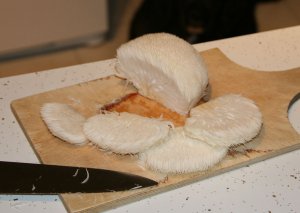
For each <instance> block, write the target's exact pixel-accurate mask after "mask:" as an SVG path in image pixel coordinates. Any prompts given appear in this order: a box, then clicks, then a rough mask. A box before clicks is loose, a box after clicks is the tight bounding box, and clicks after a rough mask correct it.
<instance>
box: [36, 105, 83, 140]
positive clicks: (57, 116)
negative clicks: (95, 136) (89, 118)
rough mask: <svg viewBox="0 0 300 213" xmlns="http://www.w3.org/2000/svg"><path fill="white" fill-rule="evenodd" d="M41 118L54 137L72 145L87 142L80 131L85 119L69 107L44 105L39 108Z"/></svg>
mask: <svg viewBox="0 0 300 213" xmlns="http://www.w3.org/2000/svg"><path fill="white" fill-rule="evenodd" d="M41 116H42V119H43V120H44V121H45V123H46V125H47V127H48V129H49V130H50V132H51V133H52V134H53V135H55V136H56V137H58V138H60V139H62V140H64V141H66V142H69V143H72V144H83V143H86V142H87V138H86V137H85V135H84V133H83V130H82V128H83V123H84V122H85V121H86V119H85V117H83V116H82V115H81V114H79V113H78V112H77V111H75V110H74V109H73V108H72V107H70V106H69V105H67V104H61V103H46V104H44V105H43V106H42V108H41Z"/></svg>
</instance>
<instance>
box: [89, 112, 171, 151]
mask: <svg viewBox="0 0 300 213" xmlns="http://www.w3.org/2000/svg"><path fill="white" fill-rule="evenodd" d="M83 129H84V133H85V134H86V136H87V137H88V139H89V140H90V141H91V142H92V143H94V144H97V145H99V146H100V147H101V148H102V149H106V150H110V151H112V152H115V153H120V154H134V153H137V152H140V151H143V150H145V149H147V148H149V147H151V146H152V145H154V144H155V143H159V142H161V141H162V140H163V139H164V138H165V137H166V136H167V135H168V133H169V129H170V122H166V121H162V120H159V119H154V118H146V117H142V116H139V115H135V114H130V113H127V112H123V113H117V112H111V113H109V112H107V113H105V114H99V115H95V116H93V117H91V118H89V119H88V120H87V122H86V123H85V124H84V127H83Z"/></svg>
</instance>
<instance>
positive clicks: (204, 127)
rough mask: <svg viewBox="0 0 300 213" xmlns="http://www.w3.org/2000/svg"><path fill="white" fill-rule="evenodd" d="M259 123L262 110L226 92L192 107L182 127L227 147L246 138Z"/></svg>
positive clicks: (194, 135)
mask: <svg viewBox="0 0 300 213" xmlns="http://www.w3.org/2000/svg"><path fill="white" fill-rule="evenodd" d="M261 127H262V114H261V112H260V110H259V108H258V107H257V106H256V104H255V103H254V102H253V101H252V100H250V99H248V98H245V97H243V96H240V95H235V94H228V95H224V96H221V97H218V98H215V99H213V100H211V101H209V102H207V103H204V104H201V105H199V106H197V107H195V108H193V109H192V110H191V112H190V117H189V118H187V119H186V122H185V126H184V130H185V131H186V133H187V135H189V136H190V137H193V138H196V139H199V140H201V141H204V142H206V143H208V144H211V145H213V146H226V147H230V146H233V145H237V144H243V143H246V142H248V141H250V140H251V139H253V138H254V137H255V136H256V135H257V134H258V133H259V131H260V129H261Z"/></svg>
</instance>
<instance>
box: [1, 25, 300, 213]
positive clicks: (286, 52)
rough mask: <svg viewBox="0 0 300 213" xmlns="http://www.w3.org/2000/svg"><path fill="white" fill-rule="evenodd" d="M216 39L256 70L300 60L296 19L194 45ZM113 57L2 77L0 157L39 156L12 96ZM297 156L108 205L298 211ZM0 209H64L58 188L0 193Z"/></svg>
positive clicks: (298, 120) (71, 78)
mask: <svg viewBox="0 0 300 213" xmlns="http://www.w3.org/2000/svg"><path fill="white" fill-rule="evenodd" d="M214 47H218V48H220V49H221V50H222V51H223V52H224V53H225V54H226V55H227V56H228V57H229V58H231V59H232V60H233V61H235V62H236V63H238V64H240V65H243V66H246V67H250V68H254V69H258V70H265V71H270V70H272V71H276V70H287V69H291V68H295V67H300V26H296V27H291V28H285V29H280V30H275V31H269V32H264V33H257V34H252V35H247V36H242V37H236V38H230V39H225V40H219V41H213V42H207V43H202V44H197V45H195V48H196V49H197V50H199V51H201V50H206V49H210V48H214ZM113 62H114V59H112V60H107V61H100V62H94V63H89V64H83V65H77V66H72V67H67V68H60V69H54V70H48V71H44V72H37V73H31V74H25V75H19V76H12V77H6V78H0V88H1V89H0V160H2V161H20V162H32V163H38V159H37V157H36V156H35V154H34V152H33V150H32V148H31V146H30V144H29V143H28V141H27V139H26V137H25V135H24V133H23V131H22V130H21V128H20V126H19V124H18V122H17V121H16V119H15V117H14V115H13V114H12V112H11V109H10V102H11V101H12V100H15V99H18V98H22V97H25V96H30V95H33V94H37V93H41V92H44V91H48V90H52V89H56V88H61V87H66V86H69V85H73V84H77V83H80V82H86V81H89V80H93V79H97V78H101V77H104V76H107V75H111V74H113V64H114V63H113ZM8 72H9V70H8ZM299 92H300V85H299ZM299 109H300V101H298V102H297V103H296V104H295V105H294V107H293V111H294V112H296V114H292V115H290V117H291V118H292V119H293V120H294V124H293V125H294V126H295V128H296V129H297V131H298V132H299V134H300V113H299V111H300V110H299ZM299 161H300V150H297V151H293V152H290V153H287V154H284V155H281V156H278V157H275V158H272V159H269V160H265V161H263V162H260V163H256V164H252V165H250V166H247V167H243V168H241V169H237V170H234V171H231V172H227V173H225V174H221V175H218V176H216V177H213V178H209V179H206V180H203V181H200V182H197V183H194V184H191V185H188V186H185V187H181V188H179V189H175V190H172V191H169V192H166V193H162V194H159V195H156V196H153V197H150V198H147V199H143V200H141V201H138V202H135V203H131V204H127V205H125V206H122V207H119V208H116V209H113V210H110V211H109V212H141V211H143V212H164V213H165V212H222V213H224V212H266V213H268V212H272V213H275V212H300V202H299V197H300V164H299ZM0 175H1V174H0ZM0 212H5V213H9V212H18V213H19V212H30V213H34V212H49V213H50V212H51V213H52V212H57V213H58V212H66V210H65V208H64V206H63V204H62V202H61V201H60V198H59V197H58V196H29V195H26V196H25V195H24V196H17V195H10V196H8V195H0Z"/></svg>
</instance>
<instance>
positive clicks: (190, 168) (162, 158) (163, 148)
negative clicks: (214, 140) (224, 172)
mask: <svg viewBox="0 0 300 213" xmlns="http://www.w3.org/2000/svg"><path fill="white" fill-rule="evenodd" d="M226 153H227V148H226V147H221V146H215V147H214V146H210V145H208V144H206V143H204V142H202V141H200V140H197V139H193V138H191V137H188V136H186V134H185V132H184V131H183V128H182V127H177V128H175V129H172V130H171V132H170V137H168V138H166V140H165V141H164V142H163V143H160V144H158V145H155V146H153V147H151V148H150V149H148V150H146V151H145V152H142V153H140V155H139V158H140V160H141V161H142V163H143V164H145V166H146V167H148V168H150V169H152V170H155V171H159V172H163V173H187V172H195V171H203V170H206V169H208V168H210V167H212V166H213V165H215V164H216V163H218V162H220V161H221V159H222V158H223V157H224V156H225V155H226Z"/></svg>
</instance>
